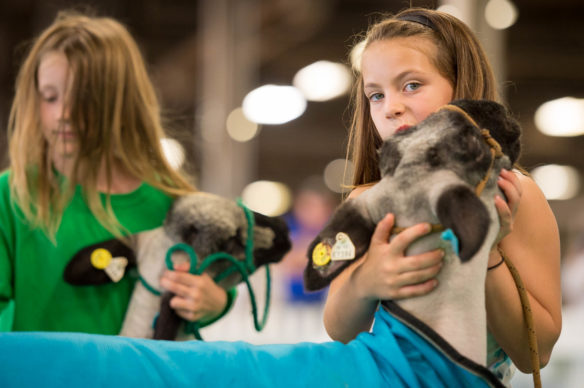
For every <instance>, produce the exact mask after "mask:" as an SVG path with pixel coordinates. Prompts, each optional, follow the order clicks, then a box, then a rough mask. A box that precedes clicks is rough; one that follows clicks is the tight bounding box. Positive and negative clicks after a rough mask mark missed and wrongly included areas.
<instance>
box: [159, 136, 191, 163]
mask: <svg viewBox="0 0 584 388" xmlns="http://www.w3.org/2000/svg"><path fill="white" fill-rule="evenodd" d="M160 145H161V146H162V153H163V154H164V157H165V158H166V160H167V161H168V164H170V167H172V168H174V169H175V170H178V169H179V168H180V167H181V166H182V165H183V163H184V162H185V150H184V148H183V146H182V145H181V144H180V143H179V142H178V141H176V140H175V139H170V138H164V139H160Z"/></svg>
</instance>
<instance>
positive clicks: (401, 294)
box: [394, 279, 438, 299]
mask: <svg viewBox="0 0 584 388" xmlns="http://www.w3.org/2000/svg"><path fill="white" fill-rule="evenodd" d="M437 285H438V280H436V279H429V280H426V281H424V282H422V283H417V284H412V285H408V286H404V287H401V288H399V289H398V290H397V292H396V296H395V297H394V299H404V298H411V297H414V296H421V295H426V294H427V293H429V292H430V291H432V290H433V289H434V288H436V286H437Z"/></svg>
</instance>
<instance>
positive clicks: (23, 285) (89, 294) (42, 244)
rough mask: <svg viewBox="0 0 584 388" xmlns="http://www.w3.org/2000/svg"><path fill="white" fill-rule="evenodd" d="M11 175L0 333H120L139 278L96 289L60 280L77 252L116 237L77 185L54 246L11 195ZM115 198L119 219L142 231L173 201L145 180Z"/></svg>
mask: <svg viewBox="0 0 584 388" xmlns="http://www.w3.org/2000/svg"><path fill="white" fill-rule="evenodd" d="M9 174H10V172H9V171H6V172H4V173H2V174H1V175H0V330H13V331H74V332H85V333H97V334H118V333H119V331H120V328H121V325H122V322H123V319H124V314H125V312H126V308H127V306H128V302H129V299H130V295H131V292H132V290H133V288H134V282H135V279H133V278H132V277H130V276H127V275H126V276H125V277H124V278H123V279H122V280H120V281H119V282H118V283H111V284H106V285H99V286H72V285H70V284H68V283H66V282H65V281H64V279H63V273H64V270H65V267H66V265H67V263H68V262H69V261H70V260H71V258H72V257H73V255H75V253H77V252H78V251H79V250H80V249H82V248H84V247H86V246H89V245H92V244H95V243H98V242H101V241H105V240H109V239H111V238H113V236H112V234H111V233H110V232H108V231H107V230H106V229H105V228H103V226H101V225H100V224H99V222H98V221H97V220H96V219H95V218H94V217H93V215H92V214H91V212H90V210H89V208H88V206H87V205H86V203H85V202H84V200H83V197H82V195H81V190H80V187H77V189H76V191H75V194H74V197H73V198H72V200H71V202H70V203H69V205H68V206H67V208H66V209H65V212H64V214H63V219H62V222H61V225H60V227H59V230H58V231H57V234H56V244H53V243H52V242H51V241H50V240H49V239H48V238H47V236H46V235H45V234H44V233H43V232H42V231H41V230H38V229H31V228H30V226H29V224H28V223H27V222H26V221H24V220H23V217H22V215H21V212H20V211H19V209H18V207H17V206H16V205H15V204H14V202H13V200H12V198H11V197H10V187H9ZM111 203H112V207H113V209H114V213H115V214H116V217H117V218H118V220H119V221H120V223H121V224H122V225H123V226H124V227H125V228H126V229H127V230H129V231H130V232H131V233H138V232H141V231H144V230H149V229H154V228H157V227H159V226H160V225H162V222H163V220H164V218H165V216H166V213H167V212H168V209H169V208H170V205H171V204H172V198H170V197H169V196H167V195H166V194H164V193H162V192H161V191H159V190H157V189H155V188H153V187H152V186H149V185H147V184H144V183H143V184H142V185H141V186H140V187H139V188H138V189H136V190H135V191H133V192H131V193H128V194H119V195H112V196H111Z"/></svg>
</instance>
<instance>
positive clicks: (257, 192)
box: [241, 181, 292, 217]
mask: <svg viewBox="0 0 584 388" xmlns="http://www.w3.org/2000/svg"><path fill="white" fill-rule="evenodd" d="M241 199H242V201H243V203H244V204H245V205H246V206H247V207H249V208H250V209H251V210H253V211H255V212H258V213H261V214H264V215H266V216H271V217H274V216H279V215H282V214H284V213H285V212H286V211H288V209H290V205H291V204H292V194H291V192H290V189H289V188H288V186H286V185H285V184H283V183H279V182H271V181H256V182H252V183H250V184H249V185H247V186H246V187H245V188H244V189H243V192H242V193H241Z"/></svg>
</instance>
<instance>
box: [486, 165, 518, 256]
mask: <svg viewBox="0 0 584 388" xmlns="http://www.w3.org/2000/svg"><path fill="white" fill-rule="evenodd" d="M498 184H499V188H500V189H501V190H502V191H503V193H504V194H505V197H507V201H505V199H504V198H502V197H501V196H500V195H497V196H495V207H496V208H497V212H498V213H499V223H500V224H501V228H500V229H499V234H498V235H497V239H496V240H495V244H494V245H493V247H496V246H497V244H499V242H500V241H501V240H502V239H503V238H504V237H505V236H507V235H508V234H509V233H511V232H512V231H513V220H514V219H515V214H516V213H517V208H518V207H519V201H520V200H521V195H522V188H521V183H520V182H519V178H518V177H517V176H516V175H515V173H514V172H512V171H509V170H504V169H503V170H501V174H500V175H499V180H498Z"/></svg>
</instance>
